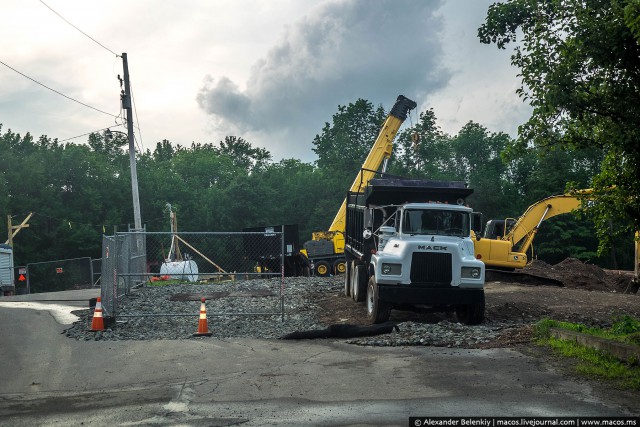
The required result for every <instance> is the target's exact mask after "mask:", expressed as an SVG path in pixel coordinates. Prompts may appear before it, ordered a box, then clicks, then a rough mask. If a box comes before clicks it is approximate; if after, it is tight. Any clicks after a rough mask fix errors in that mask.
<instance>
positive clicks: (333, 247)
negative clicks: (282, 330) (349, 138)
mask: <svg viewBox="0 0 640 427" xmlns="http://www.w3.org/2000/svg"><path fill="white" fill-rule="evenodd" d="M416 107H417V104H416V103H415V102H414V101H412V100H410V99H409V98H406V97H404V96H402V95H400V96H398V98H397V99H396V102H395V104H394V105H393V108H391V111H390V112H389V115H388V116H387V118H386V120H385V122H384V124H383V125H382V129H381V130H380V133H379V134H378V137H377V138H376V141H375V142H374V144H373V146H372V147H371V150H370V151H369V155H368V156H367V158H366V159H365V161H364V163H363V164H362V169H361V171H360V172H358V175H357V176H356V178H355V180H354V181H353V184H352V185H351V188H350V189H349V191H352V192H354V191H358V189H359V188H362V187H363V186H366V185H367V183H368V182H369V180H370V179H371V178H373V177H374V176H375V175H376V174H377V173H379V172H382V173H384V172H386V168H387V163H388V161H389V158H390V157H391V152H392V150H393V140H394V139H395V137H396V134H397V133H398V130H399V129H400V126H401V125H402V123H403V122H404V121H405V119H406V118H407V115H408V114H409V112H410V111H411V110H413V109H414V108H416ZM381 166H382V169H380V167H381ZM346 209H347V199H346V198H345V199H344V201H343V202H342V205H341V206H340V209H339V210H338V213H337V214H336V216H335V218H334V219H333V222H332V223H331V225H330V226H329V229H328V230H327V231H316V232H314V233H312V238H311V240H309V241H307V242H305V244H304V249H303V250H301V252H302V253H304V254H305V255H306V256H307V258H308V259H309V261H310V263H311V265H312V270H313V271H314V272H315V275H316V276H328V275H330V274H331V273H333V274H339V273H344V272H345V270H346V264H345V258H344V230H345V216H346Z"/></svg>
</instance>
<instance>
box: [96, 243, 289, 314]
mask: <svg viewBox="0 0 640 427" xmlns="http://www.w3.org/2000/svg"><path fill="white" fill-rule="evenodd" d="M285 268H286V266H285V242H284V233H282V232H280V231H272V230H269V231H268V232H235V233H231V232H224V233H223V232H206V233H204V232H203V233H198V232H181V233H171V232H156V233H152V232H127V233H116V234H115V235H114V236H104V237H103V243H102V267H101V270H102V278H101V296H102V306H103V310H104V312H105V315H106V316H109V317H118V307H119V303H120V300H121V298H122V297H123V296H124V295H128V294H129V293H131V291H132V289H133V288H135V287H142V286H156V285H162V284H178V283H180V284H192V285H194V286H198V285H205V284H208V285H215V284H217V283H225V284H227V285H228V284H229V283H235V282H247V281H250V280H254V279H259V278H273V277H278V278H280V280H281V286H280V295H279V296H278V305H279V307H277V308H279V311H277V310H276V306H275V305H274V311H273V312H265V311H264V309H260V310H256V313H255V314H261V315H265V314H270V315H284V314H283V313H284V270H285ZM156 282H159V283H156ZM258 311H259V312H260V313H258ZM210 314H211V315H226V314H234V313H210ZM235 314H238V313H235ZM241 314H242V315H250V314H252V313H250V312H247V313H241ZM140 315H145V314H144V313H141V314H140ZM163 315H171V313H165V314H163ZM176 315H177V314H176Z"/></svg>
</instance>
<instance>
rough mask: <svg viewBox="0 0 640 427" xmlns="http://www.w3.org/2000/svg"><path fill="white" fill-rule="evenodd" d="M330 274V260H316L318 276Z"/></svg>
mask: <svg viewBox="0 0 640 427" xmlns="http://www.w3.org/2000/svg"><path fill="white" fill-rule="evenodd" d="M329 274H331V269H330V268H329V263H328V262H326V261H318V262H316V276H319V277H327V276H328V275H329Z"/></svg>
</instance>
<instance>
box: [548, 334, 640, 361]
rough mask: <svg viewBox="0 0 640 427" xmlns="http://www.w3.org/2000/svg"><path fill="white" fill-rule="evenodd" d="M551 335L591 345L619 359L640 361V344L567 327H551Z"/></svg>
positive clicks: (586, 345) (587, 345)
mask: <svg viewBox="0 0 640 427" xmlns="http://www.w3.org/2000/svg"><path fill="white" fill-rule="evenodd" d="M551 335H553V336H554V337H556V338H559V339H563V340H568V341H575V342H576V343H578V344H581V345H583V346H585V347H591V348H595V349H598V350H602V351H606V352H607V353H611V354H612V355H613V356H615V357H617V358H618V359H621V360H624V361H627V362H630V361H635V363H638V362H640V346H637V345H633V344H626V343H623V342H619V341H612V340H608V339H606V338H600V337H594V336H593V335H588V334H583V333H581V332H574V331H568V330H566V329H559V328H551Z"/></svg>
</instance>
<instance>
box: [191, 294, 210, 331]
mask: <svg viewBox="0 0 640 427" xmlns="http://www.w3.org/2000/svg"><path fill="white" fill-rule="evenodd" d="M201 301H202V303H201V304H200V319H199V320H198V332H196V333H194V334H193V336H194V337H210V336H211V332H209V328H208V327H207V307H205V305H204V301H205V298H202V300H201Z"/></svg>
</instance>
